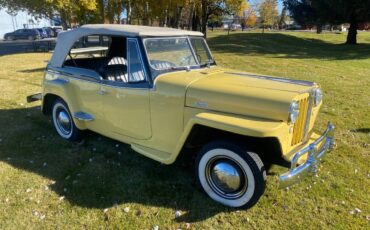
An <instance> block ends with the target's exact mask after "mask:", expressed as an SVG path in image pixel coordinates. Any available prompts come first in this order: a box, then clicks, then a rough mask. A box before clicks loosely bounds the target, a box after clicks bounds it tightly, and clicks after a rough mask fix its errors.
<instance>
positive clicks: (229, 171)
mask: <svg viewBox="0 0 370 230" xmlns="http://www.w3.org/2000/svg"><path fill="white" fill-rule="evenodd" d="M211 177H212V180H213V182H214V183H215V185H216V186H217V187H218V188H220V189H221V190H223V191H225V192H227V193H230V192H235V191H236V190H237V189H238V188H239V187H240V174H239V172H238V171H237V170H236V168H234V166H233V165H231V164H229V163H226V162H222V161H221V162H219V163H216V164H215V165H214V166H213V168H212V169H211Z"/></svg>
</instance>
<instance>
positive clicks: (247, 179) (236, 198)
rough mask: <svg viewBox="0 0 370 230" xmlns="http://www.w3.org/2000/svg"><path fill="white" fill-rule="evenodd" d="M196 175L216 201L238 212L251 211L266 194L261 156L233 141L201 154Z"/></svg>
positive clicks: (209, 146)
mask: <svg viewBox="0 0 370 230" xmlns="http://www.w3.org/2000/svg"><path fill="white" fill-rule="evenodd" d="M195 166H196V167H195V173H196V176H197V180H198V183H199V184H200V186H201V188H202V189H203V191H204V192H205V193H206V194H207V195H208V196H209V197H211V198H212V199H213V200H215V201H217V202H219V203H222V204H224V205H226V206H229V207H234V208H250V207H252V206H253V205H255V204H256V203H257V201H258V200H259V199H260V197H261V196H262V195H263V193H264V191H265V180H266V171H265V168H264V165H263V163H262V161H261V159H260V158H259V156H258V155H257V154H256V153H254V152H250V151H246V150H245V149H244V148H242V147H241V146H240V145H238V144H236V143H233V142H229V141H214V142H211V143H209V144H207V145H205V146H204V147H203V148H202V149H201V150H200V152H199V154H198V156H197V159H196V164H195Z"/></svg>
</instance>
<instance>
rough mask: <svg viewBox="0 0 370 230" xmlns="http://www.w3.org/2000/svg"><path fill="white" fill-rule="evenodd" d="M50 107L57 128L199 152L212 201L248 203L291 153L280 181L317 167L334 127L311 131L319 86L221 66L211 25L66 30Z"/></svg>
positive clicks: (48, 81) (140, 146) (152, 149)
mask: <svg viewBox="0 0 370 230" xmlns="http://www.w3.org/2000/svg"><path fill="white" fill-rule="evenodd" d="M28 99H29V101H33V100H36V99H41V100H42V112H43V113H44V114H47V115H51V116H52V122H53V124H54V126H55V130H56V131H57V133H58V134H59V135H60V136H61V137H62V138H64V139H66V140H71V141H75V140H79V139H80V138H81V137H82V135H83V131H84V130H92V131H94V132H96V133H99V134H102V135H104V136H107V137H110V138H113V139H115V140H118V141H121V142H124V143H127V144H129V145H130V146H131V147H132V149H134V150H135V151H137V152H138V153H140V154H143V155H145V156H147V157H149V158H152V159H154V160H156V161H159V162H162V163H164V164H172V163H173V162H174V161H175V160H176V159H177V158H178V157H179V155H181V154H189V155H191V156H194V157H193V158H189V159H194V167H195V176H196V179H197V181H198V183H199V185H200V187H201V188H202V190H203V191H204V192H205V193H206V194H207V195H208V196H209V197H211V198H212V199H213V200H215V201H217V202H220V203H222V204H224V205H227V206H230V207H242V208H249V207H252V206H253V205H254V204H256V203H257V201H258V200H259V198H260V197H261V196H262V195H263V193H264V190H265V183H266V169H265V164H266V162H267V161H269V160H270V161H271V160H272V161H276V162H278V161H280V162H285V166H287V167H288V168H289V169H288V170H287V172H286V173H284V174H282V175H280V176H279V181H280V186H281V187H286V186H290V185H292V184H294V183H296V182H298V181H299V180H301V179H302V178H304V177H305V176H307V175H312V174H314V173H315V172H316V170H317V165H318V163H319V162H320V160H321V158H322V157H323V156H324V155H325V153H326V152H327V151H328V150H330V149H331V148H332V147H333V146H334V138H333V134H334V126H333V125H332V124H331V123H328V126H327V129H326V130H325V131H324V132H323V133H322V134H321V135H318V134H315V133H314V132H313V131H312V130H313V127H314V124H315V120H316V117H317V114H318V112H319V109H320V106H321V104H322V92H321V90H320V89H319V87H318V85H317V84H315V83H312V82H307V81H297V80H289V79H283V78H276V77H270V76H262V75H258V74H251V73H245V72H240V71H236V70H231V69H225V68H221V67H219V66H217V65H216V62H215V60H214V58H213V56H212V54H211V52H210V50H209V48H208V46H207V43H206V41H205V40H204V38H203V34H202V33H199V32H194V31H184V30H177V29H170V28H158V27H144V26H131V25H85V26H82V27H80V28H78V29H74V30H71V31H67V32H62V33H60V34H59V35H58V40H57V45H56V48H55V50H54V52H53V56H52V58H51V60H50V62H49V64H48V66H47V68H46V71H45V78H44V82H43V92H42V93H41V94H39V95H33V96H30V97H29V98H28Z"/></svg>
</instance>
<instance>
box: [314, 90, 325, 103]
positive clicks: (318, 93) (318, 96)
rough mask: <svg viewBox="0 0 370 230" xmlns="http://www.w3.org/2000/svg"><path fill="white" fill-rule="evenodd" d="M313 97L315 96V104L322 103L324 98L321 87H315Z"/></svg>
mask: <svg viewBox="0 0 370 230" xmlns="http://www.w3.org/2000/svg"><path fill="white" fill-rule="evenodd" d="M312 97H313V102H314V105H315V106H318V105H320V103H321V102H322V98H323V93H322V91H321V89H320V88H316V89H314V90H313V92H312Z"/></svg>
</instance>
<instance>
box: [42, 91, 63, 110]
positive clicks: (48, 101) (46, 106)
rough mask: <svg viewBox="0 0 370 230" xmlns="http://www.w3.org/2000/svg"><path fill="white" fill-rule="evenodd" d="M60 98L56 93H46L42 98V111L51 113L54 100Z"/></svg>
mask: <svg viewBox="0 0 370 230" xmlns="http://www.w3.org/2000/svg"><path fill="white" fill-rule="evenodd" d="M59 98H60V97H59V96H57V95H55V94H46V95H45V96H44V98H43V99H42V113H43V114H45V115H50V114H51V110H52V108H53V103H54V101H55V100H56V99H59Z"/></svg>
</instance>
